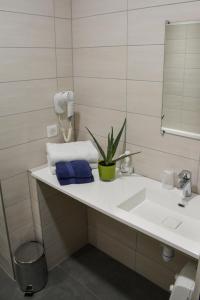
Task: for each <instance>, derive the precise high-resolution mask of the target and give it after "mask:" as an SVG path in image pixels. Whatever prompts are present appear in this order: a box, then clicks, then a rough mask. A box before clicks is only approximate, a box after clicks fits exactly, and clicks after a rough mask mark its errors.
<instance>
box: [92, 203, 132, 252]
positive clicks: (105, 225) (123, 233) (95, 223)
mask: <svg viewBox="0 0 200 300" xmlns="http://www.w3.org/2000/svg"><path fill="white" fill-rule="evenodd" d="M87 213H88V226H89V227H90V228H92V229H93V230H94V231H97V232H103V233H104V234H106V235H108V236H109V237H111V238H113V239H115V240H116V241H118V242H120V243H122V244H123V245H124V246H127V247H129V248H131V249H133V250H135V249H136V241H137V237H136V234H137V233H136V231H135V230H134V229H132V228H130V227H128V226H126V225H124V224H121V223H120V222H118V221H116V220H114V219H112V218H110V217H107V216H106V215H104V214H101V213H99V212H97V211H95V210H93V209H90V208H88V209H87Z"/></svg>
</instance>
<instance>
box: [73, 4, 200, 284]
mask: <svg viewBox="0 0 200 300" xmlns="http://www.w3.org/2000/svg"><path fill="white" fill-rule="evenodd" d="M199 10H200V1H183V0H180V1H179V0H159V1H158V0H157V1H155V0H148V1H147V0H128V1H127V0H106V1H98V0H73V1H72V17H73V20H72V24H73V26H72V29H73V69H74V88H75V95H76V110H77V122H76V126H77V128H76V129H77V133H78V138H81V139H82V138H88V135H87V133H86V131H85V129H84V128H85V126H88V127H89V128H90V129H91V130H92V131H93V132H94V133H95V134H96V136H97V137H99V138H100V140H101V141H102V142H105V141H106V139H105V137H106V134H107V132H108V130H109V128H110V126H111V125H114V126H115V127H117V128H119V127H120V126H121V124H122V122H123V120H124V118H125V117H127V148H128V149H130V150H132V151H135V150H138V149H140V150H142V154H140V155H138V156H135V157H133V162H134V167H135V171H136V172H138V173H140V174H143V175H145V176H148V177H150V178H154V179H157V180H160V178H161V173H162V171H163V170H164V169H165V168H173V169H174V170H175V171H176V172H177V173H178V172H179V171H181V170H182V169H189V170H191V171H192V175H193V178H192V181H193V190H194V191H197V190H198V188H199V190H198V191H199V192H200V180H199V172H200V169H199V159H200V142H199V141H197V140H191V139H187V138H183V137H178V136H172V135H165V136H161V134H160V125H161V106H162V80H163V61H164V31H165V21H166V20H170V21H172V22H174V21H188V20H199ZM88 216H89V222H88V226H89V227H88V228H89V241H90V242H91V243H92V244H94V245H96V246H97V247H99V248H101V249H102V250H103V251H105V252H107V253H108V254H110V255H112V256H113V257H115V258H116V259H118V260H120V261H121V262H123V263H124V264H126V265H128V266H129V267H131V268H133V269H136V270H137V271H138V272H139V273H141V274H143V275H144V276H146V277H147V278H149V279H151V280H153V281H154V282H156V283H157V284H159V285H160V286H162V287H164V288H166V289H167V288H168V286H169V283H173V281H174V273H175V272H176V271H177V270H178V269H180V268H181V267H182V266H183V264H184V263H185V261H186V259H185V258H184V257H183V256H182V255H181V254H179V253H177V254H176V259H175V261H173V262H172V265H173V267H171V264H166V263H164V262H162V260H161V258H160V254H161V247H160V244H159V243H157V242H155V241H153V240H151V239H148V238H147V237H145V236H143V235H140V234H136V233H134V232H132V233H130V232H129V233H127V231H128V229H127V228H126V229H124V227H123V226H122V227H121V229H119V227H120V225H117V224H115V225H113V222H112V220H109V221H108V220H107V219H106V220H105V218H104V217H103V216H102V215H98V214H97V213H95V212H94V211H92V210H89V212H88ZM113 226H114V228H115V229H113ZM120 232H122V234H121V233H120ZM123 232H126V234H125V233H123ZM124 239H126V241H124Z"/></svg>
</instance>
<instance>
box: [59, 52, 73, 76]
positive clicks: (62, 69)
mask: <svg viewBox="0 0 200 300" xmlns="http://www.w3.org/2000/svg"><path fill="white" fill-rule="evenodd" d="M56 55H57V76H58V77H67V76H69V77H70V76H72V50H71V49H56Z"/></svg>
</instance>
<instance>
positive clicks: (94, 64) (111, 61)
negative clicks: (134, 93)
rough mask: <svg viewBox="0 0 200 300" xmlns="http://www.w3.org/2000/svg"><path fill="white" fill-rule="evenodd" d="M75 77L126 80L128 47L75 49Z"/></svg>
mask: <svg viewBox="0 0 200 300" xmlns="http://www.w3.org/2000/svg"><path fill="white" fill-rule="evenodd" d="M74 75H75V76H86V77H103V78H119V79H125V77H126V47H105V48H104V47H103V48H83V49H75V50H74Z"/></svg>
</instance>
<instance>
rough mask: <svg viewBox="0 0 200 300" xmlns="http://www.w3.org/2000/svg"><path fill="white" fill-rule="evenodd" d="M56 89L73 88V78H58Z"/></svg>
mask: <svg viewBox="0 0 200 300" xmlns="http://www.w3.org/2000/svg"><path fill="white" fill-rule="evenodd" d="M57 81H58V91H61V90H65V91H66V90H73V78H72V77H66V78H58V79H57Z"/></svg>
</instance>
